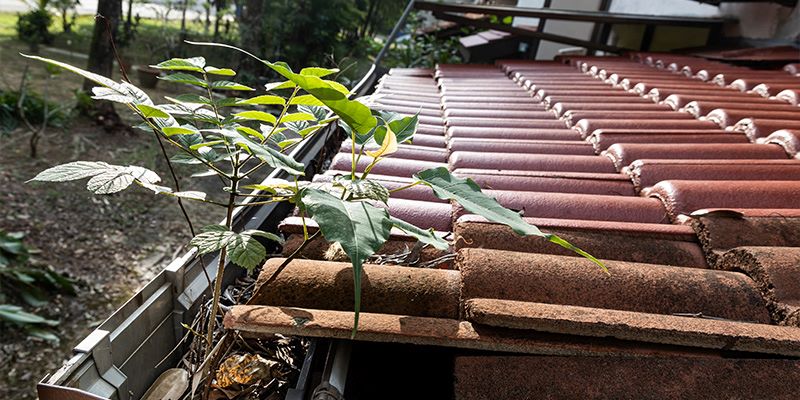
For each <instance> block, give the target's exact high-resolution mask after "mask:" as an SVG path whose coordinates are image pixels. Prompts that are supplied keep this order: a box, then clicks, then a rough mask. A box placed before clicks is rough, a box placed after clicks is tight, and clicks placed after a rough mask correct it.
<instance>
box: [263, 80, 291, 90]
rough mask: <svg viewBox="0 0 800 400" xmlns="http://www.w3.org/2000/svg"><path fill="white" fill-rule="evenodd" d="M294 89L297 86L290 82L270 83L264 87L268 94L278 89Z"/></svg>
mask: <svg viewBox="0 0 800 400" xmlns="http://www.w3.org/2000/svg"><path fill="white" fill-rule="evenodd" d="M295 87H297V85H295V84H294V82H292V81H283V82H272V83H268V84H266V85H264V89H266V90H267V91H268V92H271V91H273V90H280V89H294V88H295Z"/></svg>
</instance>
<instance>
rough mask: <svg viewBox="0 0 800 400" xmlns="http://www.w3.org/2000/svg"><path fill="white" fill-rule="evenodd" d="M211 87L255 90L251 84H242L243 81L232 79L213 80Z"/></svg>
mask: <svg viewBox="0 0 800 400" xmlns="http://www.w3.org/2000/svg"><path fill="white" fill-rule="evenodd" d="M211 89H213V90H246V91H252V90H255V89H253V88H251V87H250V86H245V85H242V84H241V83H236V82H231V81H214V82H211Z"/></svg>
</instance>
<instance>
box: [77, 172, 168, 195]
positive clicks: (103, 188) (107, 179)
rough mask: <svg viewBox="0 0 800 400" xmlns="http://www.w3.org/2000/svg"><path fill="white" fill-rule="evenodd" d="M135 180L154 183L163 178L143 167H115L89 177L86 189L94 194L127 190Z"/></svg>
mask: <svg viewBox="0 0 800 400" xmlns="http://www.w3.org/2000/svg"><path fill="white" fill-rule="evenodd" d="M134 180H139V181H141V182H144V183H151V184H152V183H156V182H159V181H161V178H159V177H158V175H156V173H155V172H153V171H150V170H147V169H145V168H141V167H132V166H131V167H115V168H114V169H112V170H109V171H106V172H103V173H101V174H99V175H95V176H93V177H92V178H91V179H89V181H88V182H86V189H88V190H89V191H90V192H92V193H94V194H112V193H117V192H120V191H122V190H125V189H126V188H128V186H130V185H131V184H132V183H133V182H134Z"/></svg>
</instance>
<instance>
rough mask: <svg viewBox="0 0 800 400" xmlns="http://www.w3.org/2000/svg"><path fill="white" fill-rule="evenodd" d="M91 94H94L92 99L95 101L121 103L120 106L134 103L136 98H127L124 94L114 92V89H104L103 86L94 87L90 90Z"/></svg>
mask: <svg viewBox="0 0 800 400" xmlns="http://www.w3.org/2000/svg"><path fill="white" fill-rule="evenodd" d="M92 94H94V96H92V98H93V99H95V100H107V101H113V102H115V103H122V104H132V103H136V98H134V97H133V96H129V95H126V94H121V93H120V92H118V91H116V90H114V89H109V88H107V87H104V86H95V87H93V88H92Z"/></svg>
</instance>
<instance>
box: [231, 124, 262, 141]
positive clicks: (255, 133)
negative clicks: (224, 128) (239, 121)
mask: <svg viewBox="0 0 800 400" xmlns="http://www.w3.org/2000/svg"><path fill="white" fill-rule="evenodd" d="M236 130H237V131H239V132H240V133H244V134H246V135H250V136H254V137H256V138H257V139H258V140H264V135H263V134H261V132H259V131H257V130H255V129H253V128H251V127H249V126H244V125H239V126H237V127H236Z"/></svg>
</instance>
